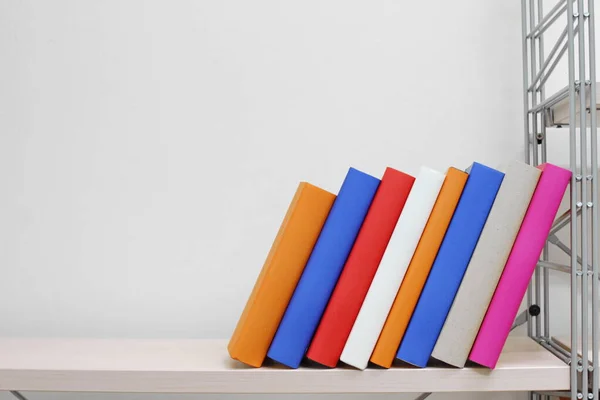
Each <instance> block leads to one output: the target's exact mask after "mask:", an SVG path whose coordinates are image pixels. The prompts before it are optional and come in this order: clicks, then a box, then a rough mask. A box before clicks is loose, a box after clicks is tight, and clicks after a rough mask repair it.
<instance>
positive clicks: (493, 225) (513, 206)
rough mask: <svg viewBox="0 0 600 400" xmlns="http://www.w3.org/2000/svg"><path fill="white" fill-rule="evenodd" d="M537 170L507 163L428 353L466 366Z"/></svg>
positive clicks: (521, 220) (538, 175)
mask: <svg viewBox="0 0 600 400" xmlns="http://www.w3.org/2000/svg"><path fill="white" fill-rule="evenodd" d="M540 174H541V171H540V170H539V169H537V168H535V167H533V166H530V165H527V164H525V163H522V162H519V161H514V162H512V163H511V164H510V165H509V166H508V168H507V171H506V175H505V176H504V179H503V180H502V185H501V186H500V190H498V194H497V195H496V200H495V201H494V205H493V206H492V210H491V211H490V215H489V216H488V218H487V221H486V223H485V226H484V227H483V231H482V232H481V236H480V237H479V241H478V242H477V247H475V251H474V252H473V256H472V257H471V261H470V262H469V266H468V267H467V271H466V272H465V275H464V277H463V280H462V282H461V284H460V288H459V289H458V292H457V293H456V297H455V298H454V302H453V303H452V307H451V308H450V312H449V313H448V317H447V318H446V321H445V322H444V326H443V328H442V331H441V333H440V336H439V337H438V339H437V342H436V344H435V347H434V348H433V353H432V354H431V356H432V357H434V358H436V359H438V360H440V361H443V362H445V363H447V364H450V365H453V366H456V367H460V368H462V367H464V366H465V362H466V361H467V357H468V356H469V351H470V350H471V347H472V346H473V342H474V341H475V337H476V336H477V332H478V331H479V327H480V326H481V322H482V321H483V317H484V316H485V312H486V310H487V308H488V305H489V304H490V301H491V299H492V296H493V294H494V290H495V289H496V285H497V284H498V280H499V279H500V275H501V274H502V271H503V270H504V265H505V264H506V260H507V259H508V256H509V254H510V250H511V249H512V246H513V243H514V241H515V239H516V237H517V233H518V232H519V228H520V227H521V223H522V222H523V218H524V217H525V213H526V212H527V207H528V206H529V202H530V201H531V197H532V196H533V192H534V191H535V187H536V185H537V183H538V180H539V178H540Z"/></svg>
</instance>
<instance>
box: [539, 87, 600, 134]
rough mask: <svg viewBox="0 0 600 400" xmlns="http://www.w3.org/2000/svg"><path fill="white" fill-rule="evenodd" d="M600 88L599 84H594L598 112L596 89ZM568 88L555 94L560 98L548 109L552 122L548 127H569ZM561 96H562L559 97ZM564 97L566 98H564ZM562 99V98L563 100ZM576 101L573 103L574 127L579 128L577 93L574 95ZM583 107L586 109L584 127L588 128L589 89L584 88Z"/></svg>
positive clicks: (598, 96) (598, 102) (599, 104)
mask: <svg viewBox="0 0 600 400" xmlns="http://www.w3.org/2000/svg"><path fill="white" fill-rule="evenodd" d="M599 87H600V82H598V83H596V99H595V103H596V109H597V110H600V92H598V88H599ZM568 90H569V88H568V87H565V88H563V89H562V90H560V91H559V92H557V94H558V95H559V96H560V97H561V98H562V100H560V101H559V102H557V103H556V104H554V105H553V106H552V107H550V109H551V110H552V120H551V121H550V125H569V98H568ZM561 94H562V95H561ZM564 95H566V97H565V96H564ZM563 97H564V98H563ZM575 97H576V98H577V101H576V102H575V114H576V115H575V122H576V125H577V126H579V119H580V112H579V110H580V108H581V107H580V101H579V93H576V94H575ZM585 107H586V114H587V115H586V126H587V127H588V128H589V126H590V116H589V110H590V87H589V86H587V85H586V86H585ZM598 114H600V112H599V111H597V112H596V115H598Z"/></svg>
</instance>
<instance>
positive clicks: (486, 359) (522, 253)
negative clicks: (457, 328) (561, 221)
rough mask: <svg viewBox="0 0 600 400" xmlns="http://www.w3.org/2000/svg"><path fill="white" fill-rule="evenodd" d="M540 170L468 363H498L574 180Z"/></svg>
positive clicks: (549, 168)
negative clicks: (538, 178) (569, 186)
mask: <svg viewBox="0 0 600 400" xmlns="http://www.w3.org/2000/svg"><path fill="white" fill-rule="evenodd" d="M538 168H540V169H541V170H542V176H541V177H540V180H539V182H538V185H537V187H536V189H535V193H534V194H533V197H532V199H531V203H530V204H529V208H528V209H527V213H526V214H525V218H524V219H523V223H522V225H521V229H520V230H519V233H518V235H517V238H516V240H515V244H514V245H513V248H512V250H511V252H510V256H509V257H508V261H507V262H506V266H505V267H504V272H503V273H502V277H501V278H500V281H499V282H498V286H497V287H496V291H495V292H494V297H493V298H492V301H491V303H490V306H489V308H488V310H487V313H486V315H485V318H484V320H483V323H482V325H481V328H480V330H479V333H478V334H477V339H475V343H474V345H473V348H472V349H471V353H470V355H469V360H471V361H474V362H476V363H478V364H481V365H483V366H486V367H489V368H494V367H495V366H496V363H497V362H498V358H499V357H500V353H501V352H502V348H503V347H504V343H505V342H506V338H507V337H508V334H509V333H510V328H511V326H512V324H513V321H514V319H515V318H516V316H517V313H518V311H519V306H520V305H521V301H522V300H523V296H524V295H525V292H526V291H527V285H528V284H529V280H530V279H531V275H532V274H533V271H534V270H535V266H536V264H537V262H538V260H539V257H540V254H541V252H542V250H543V248H544V243H545V242H546V238H547V237H548V234H549V232H550V229H551V227H552V222H553V221H554V218H555V216H556V213H557V211H558V208H559V206H560V203H561V201H562V198H563V195H564V193H565V190H566V188H567V186H568V184H569V180H570V179H571V171H569V170H566V169H563V168H560V167H557V166H555V165H552V164H543V165H540V166H539V167H538Z"/></svg>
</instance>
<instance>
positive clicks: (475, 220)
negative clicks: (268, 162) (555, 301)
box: [228, 161, 571, 369]
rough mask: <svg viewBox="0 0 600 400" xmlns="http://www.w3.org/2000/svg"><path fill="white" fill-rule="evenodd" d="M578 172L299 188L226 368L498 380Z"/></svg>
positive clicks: (454, 172)
mask: <svg viewBox="0 0 600 400" xmlns="http://www.w3.org/2000/svg"><path fill="white" fill-rule="evenodd" d="M570 178H571V172H570V171H568V170H566V169H563V168H560V167H557V166H554V165H551V164H544V165H542V166H539V167H537V168H536V167H533V166H530V165H527V164H524V163H521V162H518V161H514V162H512V163H510V164H509V165H508V167H507V168H506V169H505V171H504V172H500V171H499V170H496V169H493V168H490V167H487V166H485V165H482V164H479V163H473V164H472V165H471V166H470V167H469V168H468V169H467V170H466V171H461V170H458V169H455V168H449V169H448V171H447V173H446V174H442V173H440V172H437V171H434V170H432V169H429V168H426V167H423V168H421V170H420V172H419V174H418V175H417V177H416V178H414V177H412V176H410V175H408V174H405V173H403V172H400V171H397V170H395V169H392V168H387V169H386V171H385V173H384V174H383V177H382V178H381V179H378V178H376V177H373V176H371V175H368V174H366V173H363V172H360V171H358V170H356V169H353V168H350V170H349V171H348V174H347V176H346V178H345V180H344V182H343V184H342V186H341V188H340V190H339V193H338V195H337V196H336V195H334V194H332V193H329V192H327V191H325V190H323V189H320V188H318V187H316V186H313V185H311V184H309V183H305V182H303V183H300V185H299V187H298V190H297V192H296V194H295V196H294V198H293V200H292V202H291V205H290V207H289V209H288V211H287V214H286V215H285V218H284V220H283V223H282V224H281V227H280V229H279V233H278V234H277V237H276V239H275V241H274V243H273V246H272V248H271V251H270V252H269V255H268V257H267V260H266V262H265V264H264V266H263V269H262V271H261V273H260V275H259V277H258V279H257V282H256V284H255V286H254V289H253V291H252V293H251V295H250V298H249V300H248V302H247V304H246V307H245V309H244V311H243V313H242V315H241V317H240V320H239V322H238V324H237V327H236V329H235V331H234V333H233V336H232V338H231V340H230V342H229V346H228V351H229V354H230V356H231V357H232V358H234V359H237V360H239V361H241V362H243V363H246V364H248V365H251V366H255V367H260V366H261V365H262V364H263V362H264V360H265V358H266V357H269V358H271V359H273V360H275V361H277V362H279V363H282V364H284V365H286V366H288V367H291V368H297V367H298V366H299V365H300V363H301V361H302V360H303V358H304V357H307V358H308V359H310V360H313V361H315V362H317V363H320V364H322V365H325V366H328V367H335V366H336V365H337V364H338V363H339V362H340V361H342V362H344V363H346V364H349V365H351V366H354V367H356V368H359V369H364V368H366V367H367V365H368V363H369V362H372V363H373V364H376V365H378V366H381V367H385V368H389V367H390V366H391V365H392V362H393V361H394V359H396V358H398V359H400V360H402V361H405V362H408V363H410V364H413V365H415V366H418V367H425V366H426V365H427V364H428V362H429V360H430V358H431V357H433V358H435V359H438V360H440V361H443V362H445V363H447V364H450V365H453V366H456V367H461V368H462V367H464V365H465V363H466V362H467V360H471V361H474V362H476V363H478V364H480V365H482V366H486V367H489V368H494V367H495V365H496V362H497V361H498V358H499V356H500V353H501V351H502V347H503V346H504V343H505V342H506V338H507V336H508V334H509V332H510V329H511V326H512V323H513V321H514V319H515V317H516V315H517V313H518V308H519V306H520V304H521V301H522V299H523V296H524V294H525V292H526V290H527V286H528V283H529V280H530V279H531V276H532V273H533V271H534V269H535V266H536V264H537V261H538V259H539V256H540V253H541V251H542V249H543V246H544V243H545V240H546V238H547V236H548V233H549V231H550V229H551V226H552V222H553V220H554V218H555V216H556V213H557V211H558V208H559V206H560V203H561V200H562V198H563V195H564V192H565V190H566V188H567V186H568V183H569V181H570Z"/></svg>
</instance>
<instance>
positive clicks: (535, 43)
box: [521, 0, 600, 400]
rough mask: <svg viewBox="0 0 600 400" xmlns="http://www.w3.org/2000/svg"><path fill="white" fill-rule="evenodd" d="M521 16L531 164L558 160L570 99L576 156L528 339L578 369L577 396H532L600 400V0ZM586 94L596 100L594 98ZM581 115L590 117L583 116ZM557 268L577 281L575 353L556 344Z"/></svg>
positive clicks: (533, 0) (532, 298) (526, 10)
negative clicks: (561, 260) (555, 82)
mask: <svg viewBox="0 0 600 400" xmlns="http://www.w3.org/2000/svg"><path fill="white" fill-rule="evenodd" d="M521 14H522V29H523V36H522V47H523V49H522V50H523V104H524V116H525V118H524V139H525V161H526V162H527V163H529V164H531V165H539V164H541V163H545V162H546V161H550V162H551V161H552V160H547V151H546V149H547V147H546V141H547V136H546V129H547V128H549V127H551V126H556V125H557V124H555V123H554V122H553V107H555V106H556V105H557V104H558V103H559V102H561V101H563V102H564V101H566V100H567V99H568V104H569V122H568V132H569V133H568V134H569V138H570V140H569V150H570V157H569V158H570V169H571V171H572V173H573V175H572V178H571V185H570V209H569V210H568V211H567V212H565V213H564V214H562V215H561V216H559V217H558V218H557V220H556V221H555V223H554V226H553V229H552V231H551V234H550V236H549V238H548V242H547V243H546V246H545V248H544V251H543V253H542V257H541V260H540V262H539V264H538V267H537V268H536V271H535V274H534V277H533V279H532V282H531V283H530V285H529V290H528V292H527V304H528V312H527V313H526V316H527V332H528V335H529V336H530V337H532V338H533V339H535V340H536V341H537V342H538V343H540V344H541V345H542V346H543V347H545V348H546V349H548V350H549V351H551V352H552V353H554V354H555V355H556V356H557V357H559V358H561V359H563V360H564V361H565V362H566V363H568V364H569V365H570V381H571V391H570V393H567V392H565V393H539V392H530V394H529V398H530V399H533V400H539V399H541V400H547V398H548V397H549V396H556V395H562V396H570V397H571V399H573V400H575V399H595V398H597V397H598V393H599V392H598V385H599V374H598V372H599V370H598V368H599V363H598V361H597V357H598V342H599V337H598V335H599V330H598V329H599V326H598V317H599V315H598V312H599V311H600V310H599V308H598V300H599V298H598V295H599V281H598V240H599V237H598V210H597V208H598V174H597V171H598V152H597V130H596V127H597V125H596V70H595V68H596V66H595V62H596V60H595V30H594V29H595V28H594V0H559V1H558V3H557V4H556V5H555V6H554V7H553V8H552V9H551V10H550V11H548V12H547V13H544V11H543V0H521ZM559 23H564V25H565V26H564V29H563V31H562V33H561V34H560V35H559V36H558V39H557V40H556V42H555V43H554V44H553V46H552V47H551V49H550V51H549V52H548V55H547V57H545V55H544V50H545V46H544V33H545V32H546V31H547V30H548V28H549V27H550V26H552V25H554V24H559ZM586 44H587V47H586ZM565 54H566V56H567V58H568V86H567V87H566V88H565V89H563V90H561V91H559V92H557V93H555V94H553V95H552V96H550V97H546V87H545V86H546V82H547V80H548V78H549V77H550V75H551V74H552V73H553V71H554V70H555V68H556V66H557V65H558V63H559V61H560V60H561V58H562V57H563V56H564V55H565ZM586 95H588V96H589V97H588V98H587V99H586ZM588 99H589V104H588ZM578 102H579V103H578ZM577 110H582V112H579V115H577ZM578 127H579V129H578ZM565 130H566V129H565ZM588 132H589V133H588ZM577 135H579V141H580V146H579V151H578V149H577ZM590 157H591V160H590V159H589V158H590ZM588 162H590V164H591V166H590V167H589V168H588ZM578 216H579V218H578ZM567 226H570V241H569V243H564V242H562V241H561V240H560V239H559V238H558V237H557V236H556V233H557V232H558V231H559V230H561V229H563V228H565V227H567ZM590 233H591V235H590ZM549 245H554V246H556V247H557V248H558V249H560V250H562V251H563V252H565V253H566V254H567V255H568V256H569V257H570V265H561V264H557V263H554V262H551V261H549V260H548V247H549ZM590 254H591V257H590ZM550 269H553V270H557V271H562V272H566V273H569V274H570V275H571V296H570V297H571V298H570V301H571V308H570V314H571V321H570V323H571V344H570V349H571V350H570V351H567V350H565V349H564V347H561V346H559V345H558V344H557V343H556V342H555V341H554V340H552V336H551V333H550V316H551V313H550V301H549V299H550V283H549V278H550V276H549V275H550V274H549V270H550ZM590 285H591V298H590V290H589V287H590ZM590 316H591V324H590V321H589V318H590ZM590 339H591V340H590ZM590 344H591V349H590V348H589V346H590ZM589 350H591V355H592V356H591V357H590V356H589V354H590V352H589Z"/></svg>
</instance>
